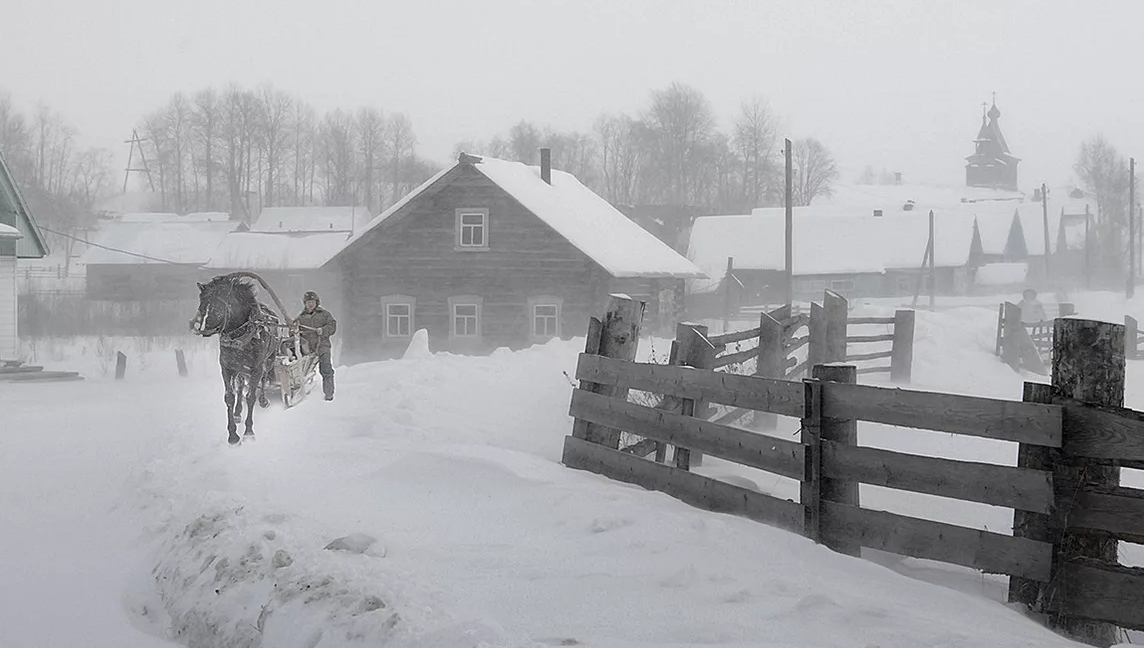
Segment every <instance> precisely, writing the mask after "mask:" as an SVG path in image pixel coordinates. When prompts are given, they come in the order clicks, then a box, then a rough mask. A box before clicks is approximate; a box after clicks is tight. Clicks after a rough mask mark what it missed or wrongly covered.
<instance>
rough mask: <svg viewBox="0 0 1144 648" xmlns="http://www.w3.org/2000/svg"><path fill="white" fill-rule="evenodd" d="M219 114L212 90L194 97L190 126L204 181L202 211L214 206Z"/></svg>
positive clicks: (197, 204)
mask: <svg viewBox="0 0 1144 648" xmlns="http://www.w3.org/2000/svg"><path fill="white" fill-rule="evenodd" d="M221 112H222V108H221V106H220V104H219V98H218V94H216V93H215V91H214V90H213V89H212V88H207V89H206V90H202V91H200V92H198V93H197V94H196V95H195V100H194V105H193V107H192V112H191V124H192V126H193V128H194V131H195V137H194V140H195V146H196V150H197V151H198V154H197V155H196V157H198V158H199V160H201V166H202V169H203V171H202V173H203V176H204V178H205V179H206V195H205V196H204V198H205V199H204V200H203V202H202V203H201V207H202V209H204V210H206V211H211V209H213V208H214V205H215V188H214V179H215V175H216V174H217V171H216V169H217V164H216V162H215V156H216V155H217V153H216V151H217V149H216V147H215V140H216V139H217V138H218V137H219V134H220V128H221V122H222V115H221ZM196 166H199V165H196ZM195 202H196V206H199V201H197V200H196V201H195Z"/></svg>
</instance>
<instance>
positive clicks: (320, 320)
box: [296, 290, 338, 401]
mask: <svg viewBox="0 0 1144 648" xmlns="http://www.w3.org/2000/svg"><path fill="white" fill-rule="evenodd" d="M321 303H322V301H321V300H320V299H318V293H316V292H314V291H313V290H308V291H306V294H305V295H303V296H302V305H303V306H305V308H304V310H303V311H302V313H301V314H299V315H298V317H297V320H296V321H297V323H298V325H299V329H300V330H299V332H300V333H301V335H302V347H303V352H304V353H313V352H317V354H318V372H319V373H321V374H322V391H323V392H325V394H326V400H328V401H332V400H334V367H333V365H332V364H330V336H332V335H333V334H334V333H335V332H336V331H337V330H338V322H337V321H336V320H335V319H334V316H333V315H331V314H330V311H328V310H326V309H324V308H322V307H321Z"/></svg>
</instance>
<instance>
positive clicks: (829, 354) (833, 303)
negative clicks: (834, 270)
mask: <svg viewBox="0 0 1144 648" xmlns="http://www.w3.org/2000/svg"><path fill="white" fill-rule="evenodd" d="M822 309H823V312H824V313H825V314H826V358H825V359H824V362H827V363H830V362H845V361H846V317H847V312H848V311H849V310H850V309H849V305H848V304H847V302H846V298H845V297H843V296H842V295H839V294H838V293H836V292H834V291H833V290H827V291H826V292H825V293H824V294H823V296H822Z"/></svg>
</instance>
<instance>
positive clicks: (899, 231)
mask: <svg viewBox="0 0 1144 648" xmlns="http://www.w3.org/2000/svg"><path fill="white" fill-rule="evenodd" d="M760 211H762V210H756V212H755V214H757V213H759V212H760ZM815 211H816V208H814V207H807V208H801V209H795V210H794V214H793V218H792V223H793V225H794V232H793V234H792V238H793V244H794V251H793V252H794V267H793V272H794V274H796V275H834V274H861V273H881V272H885V271H886V270H893V269H907V268H917V267H920V266H921V264H922V259H923V258H924V257H925V250H926V245H927V244H928V242H929V219H928V218H927V214H928V211H927V213H926V214H923V213H918V212H911V213H906V214H901V213H899V214H893V215H889V216H880V217H877V216H873V215H870V216H865V215H863V216H819V215H814V212H815ZM755 214H752V215H746V216H704V217H702V218H698V219H696V221H695V226H694V228H693V229H692V231H691V242H690V248H689V250H688V256H689V257H690V258H691V260H692V261H694V262H695V264H696V265H698V266H699V267H700V268H701V269H702V270H703V271H704V272H706V273H707V275H708V276H710V277H712V278H719V277H722V275H723V274H724V273H725V271H726V267H727V257H733V259H734V261H733V263H734V266H735V267H736V268H741V269H751V270H782V269H783V268H784V267H785V266H786V243H785V241H786V219H785V218H784V217H778V216H774V215H765V216H759V215H755ZM934 216H935V225H934V229H935V236H934V239H935V241H936V246H937V252H936V255H935V257H934V265H935V266H940V267H952V266H962V265H965V264H966V263H968V261H969V255H970V251H971V249H972V242H973V216H972V215H971V214H961V213H957V212H942V213H937V212H936V211H935V214H934Z"/></svg>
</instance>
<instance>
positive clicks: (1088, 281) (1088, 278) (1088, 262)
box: [1084, 202, 1092, 290]
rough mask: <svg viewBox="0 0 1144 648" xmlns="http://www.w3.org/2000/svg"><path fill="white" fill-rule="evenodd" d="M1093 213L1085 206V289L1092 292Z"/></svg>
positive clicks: (1086, 204)
mask: <svg viewBox="0 0 1144 648" xmlns="http://www.w3.org/2000/svg"><path fill="white" fill-rule="evenodd" d="M1091 222H1092V213H1091V212H1090V211H1089V209H1088V203H1087V202H1086V203H1085V204H1084V287H1085V289H1086V290H1092V225H1091Z"/></svg>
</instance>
